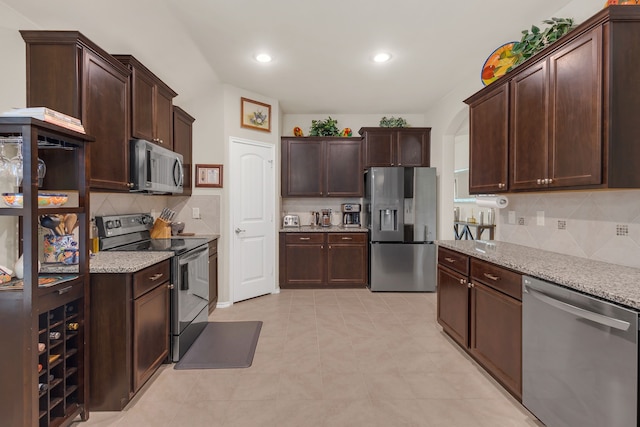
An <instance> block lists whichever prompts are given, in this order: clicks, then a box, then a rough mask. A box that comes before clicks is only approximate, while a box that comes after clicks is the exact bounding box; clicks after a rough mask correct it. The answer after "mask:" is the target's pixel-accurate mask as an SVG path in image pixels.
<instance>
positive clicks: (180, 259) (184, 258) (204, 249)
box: [178, 245, 209, 265]
mask: <svg viewBox="0 0 640 427" xmlns="http://www.w3.org/2000/svg"><path fill="white" fill-rule="evenodd" d="M208 250H209V247H208V246H206V245H205V246H203V247H202V249H196V250H195V251H193V252H190V253H189V254H188V255H184V256H178V262H179V263H180V265H184V264H187V263H189V262H190V261H193V260H194V259H196V258H198V257H199V256H201V255H202V253H203V252H207V251H208Z"/></svg>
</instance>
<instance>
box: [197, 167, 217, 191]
mask: <svg viewBox="0 0 640 427" xmlns="http://www.w3.org/2000/svg"><path fill="white" fill-rule="evenodd" d="M196 187H213V188H222V165H196Z"/></svg>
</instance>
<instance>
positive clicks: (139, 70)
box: [114, 55, 177, 150]
mask: <svg viewBox="0 0 640 427" xmlns="http://www.w3.org/2000/svg"><path fill="white" fill-rule="evenodd" d="M114 57H115V58H116V59H117V60H118V61H120V62H122V63H123V64H125V65H126V66H127V67H128V68H129V69H130V70H131V135H132V136H133V138H139V139H145V140H147V141H151V142H154V143H156V144H158V145H160V146H162V147H164V148H167V149H169V150H173V98H175V97H176V95H177V93H176V92H174V91H173V90H172V89H171V88H170V87H169V86H167V85H166V84H165V83H164V82H163V81H162V80H160V79H159V78H158V77H157V76H156V75H155V74H153V73H152V72H151V71H150V70H149V69H148V68H147V67H145V66H144V65H143V64H142V63H141V62H140V61H138V60H137V59H136V58H135V57H133V56H132V55H114Z"/></svg>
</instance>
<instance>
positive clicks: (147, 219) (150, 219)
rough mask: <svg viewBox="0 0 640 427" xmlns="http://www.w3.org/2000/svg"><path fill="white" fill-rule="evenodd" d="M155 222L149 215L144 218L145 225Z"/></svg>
mask: <svg viewBox="0 0 640 427" xmlns="http://www.w3.org/2000/svg"><path fill="white" fill-rule="evenodd" d="M152 222H153V217H151V216H149V215H145V216H143V217H142V223H143V224H151V223H152Z"/></svg>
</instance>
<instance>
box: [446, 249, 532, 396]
mask: <svg viewBox="0 0 640 427" xmlns="http://www.w3.org/2000/svg"><path fill="white" fill-rule="evenodd" d="M455 269H458V271H456V270H455ZM463 272H468V273H467V274H468V276H467V275H466V274H463ZM521 280H522V275H521V274H520V273H518V272H514V271H511V270H508V269H506V268H503V267H500V266H497V265H495V264H491V263H489V262H486V261H482V260H479V259H477V258H475V257H469V256H467V255H464V254H461V253H458V252H455V251H451V250H449V249H445V248H439V251H438V323H439V324H440V325H441V326H442V329H443V331H444V332H445V333H447V335H449V336H450V337H451V338H453V339H454V340H455V341H456V342H457V343H458V344H459V345H460V346H461V347H462V348H463V349H464V350H465V351H467V352H468V353H469V354H470V355H471V356H472V357H473V358H474V359H475V360H476V361H477V362H478V363H479V364H480V365H481V366H482V367H483V368H484V369H486V370H487V372H488V373H489V374H491V375H492V376H493V377H494V378H495V379H496V380H497V381H498V382H499V383H500V384H502V386H503V387H505V389H506V390H507V391H509V392H510V393H511V394H513V395H514V396H515V397H516V398H517V399H518V400H521V399H522V285H521Z"/></svg>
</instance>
